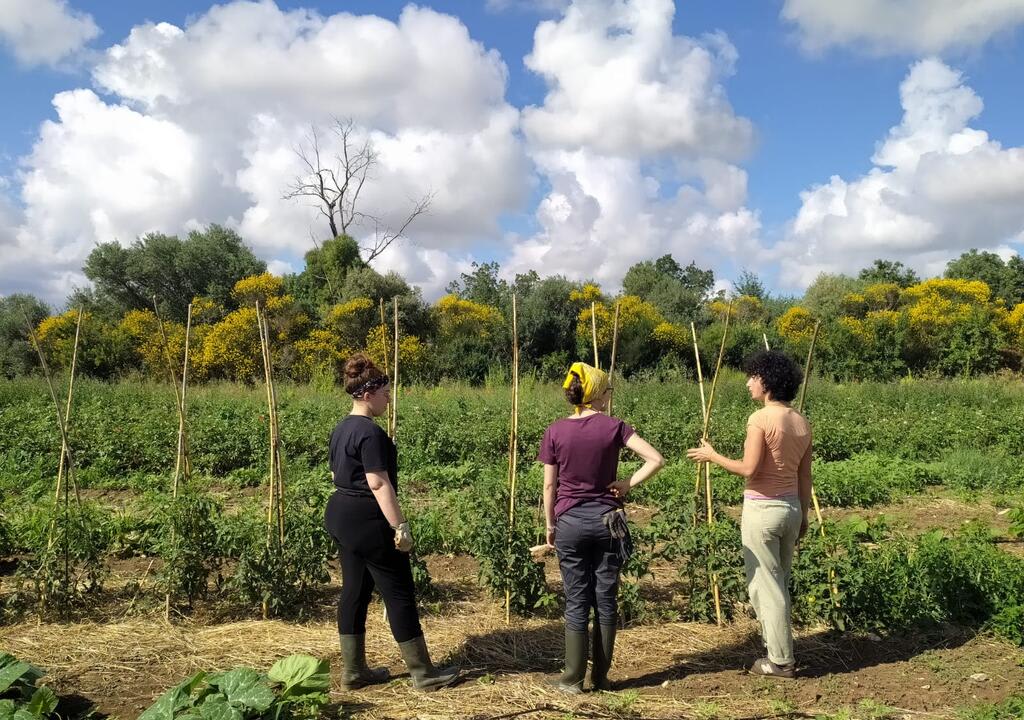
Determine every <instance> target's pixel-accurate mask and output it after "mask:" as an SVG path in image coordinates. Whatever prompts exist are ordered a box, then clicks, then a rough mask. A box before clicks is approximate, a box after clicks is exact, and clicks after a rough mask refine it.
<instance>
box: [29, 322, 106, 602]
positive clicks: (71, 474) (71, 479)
mask: <svg viewBox="0 0 1024 720" xmlns="http://www.w3.org/2000/svg"><path fill="white" fill-rule="evenodd" d="M24 317H25V325H26V327H27V328H28V335H29V339H30V340H31V341H32V345H33V346H34V347H35V349H36V354H38V355H39V364H40V366H41V367H42V370H43V377H45V378H46V386H47V388H48V389H49V390H50V399H51V400H52V401H53V409H54V412H55V413H56V415H57V426H58V427H59V428H60V441H61V447H62V448H63V449H64V453H63V454H64V457H65V463H66V467H67V476H66V478H65V479H64V521H65V522H68V521H69V520H70V518H69V515H70V505H71V493H70V490H71V488H72V487H73V488H74V490H75V504H76V507H77V508H78V511H79V517H78V519H79V522H80V523H82V528H83V530H85V529H86V528H85V518H84V517H83V516H82V512H81V510H82V498H81V494H80V493H79V489H78V480H77V479H76V477H75V463H74V455H73V453H72V452H71V443H70V442H69V441H68V425H67V424H66V423H65V421H64V417H63V416H62V415H61V411H60V401H59V400H57V391H56V390H55V389H54V387H53V377H52V376H51V375H50V368H49V365H47V363H46V355H45V354H44V353H43V346H42V345H41V344H40V343H39V338H38V337H37V336H36V332H35V329H34V328H33V327H32V321H31V320H30V319H29V317H28V315H27V314H25V315H24ZM81 321H82V312H81V311H79V316H78V323H79V324H78V326H77V328H80V327H81ZM77 328H76V330H75V350H74V351H73V353H72V356H74V355H76V354H77V345H78V338H79V337H80V334H79V330H78V329H77ZM58 475H59V469H58ZM54 507H55V508H56V503H55V504H54ZM56 521H57V518H56V517H54V518H53V521H52V522H51V524H50V529H49V537H48V539H47V548H48V549H49V548H52V547H53V544H52V543H53V532H54V530H55V529H56ZM85 536H86V537H87V538H88V533H85ZM89 542H91V541H89ZM70 583H71V549H70V548H69V547H68V544H67V535H66V533H65V543H64V596H65V598H66V597H67V596H68V592H69V588H70ZM39 605H40V613H42V612H43V611H44V610H45V609H46V594H45V593H43V594H42V595H41V596H40V598H39Z"/></svg>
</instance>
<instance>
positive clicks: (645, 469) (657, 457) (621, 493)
mask: <svg viewBox="0 0 1024 720" xmlns="http://www.w3.org/2000/svg"><path fill="white" fill-rule="evenodd" d="M626 447H628V448H629V449H630V450H632V451H633V452H635V453H636V454H637V455H639V456H640V457H641V459H643V461H644V464H643V465H641V466H640V469H639V470H637V471H636V472H635V473H633V475H632V477H630V478H629V480H618V481H616V482H614V483H612V485H611V489H612V494H613V495H615V496H617V497H626V495H627V494H628V493H629V491H630V490H632V489H633V488H635V487H636V486H637V485H639V484H640V483H642V482H643V481H644V480H646V479H647V478H649V477H651V476H652V475H654V474H655V473H656V472H658V471H659V470H661V469H662V468H663V467H665V458H663V457H662V456H661V453H660V452H658V451H657V450H655V449H654V446H653V445H651V444H650V443H649V442H647V441H646V440H644V439H643V438H642V437H640V436H639V435H637V434H636V433H633V434H632V435H630V436H629V440H627V441H626Z"/></svg>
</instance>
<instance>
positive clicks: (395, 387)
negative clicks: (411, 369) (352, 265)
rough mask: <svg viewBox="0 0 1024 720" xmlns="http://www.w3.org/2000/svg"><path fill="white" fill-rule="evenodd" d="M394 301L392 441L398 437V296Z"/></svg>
mask: <svg viewBox="0 0 1024 720" xmlns="http://www.w3.org/2000/svg"><path fill="white" fill-rule="evenodd" d="M392 300H393V301H394V315H395V362H394V365H393V367H394V373H395V375H394V377H392V378H391V439H392V440H394V439H395V438H396V437H397V436H398V296H397V295H396V296H395V297H394V298H392Z"/></svg>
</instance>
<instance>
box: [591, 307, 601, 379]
mask: <svg viewBox="0 0 1024 720" xmlns="http://www.w3.org/2000/svg"><path fill="white" fill-rule="evenodd" d="M590 339H591V340H592V341H593V342H594V367H596V368H597V369H598V370H600V369H601V360H600V359H599V358H598V355H597V303H596V302H591V303H590Z"/></svg>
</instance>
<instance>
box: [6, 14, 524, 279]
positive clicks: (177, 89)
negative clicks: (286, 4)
mask: <svg viewBox="0 0 1024 720" xmlns="http://www.w3.org/2000/svg"><path fill="white" fill-rule="evenodd" d="M92 75H93V79H94V82H95V83H96V85H97V87H98V88H99V89H101V90H102V91H104V93H106V96H105V97H103V98H101V97H100V96H98V95H97V94H96V93H94V92H93V91H92V90H88V89H78V90H72V91H67V92H63V93H60V94H58V95H57V96H56V97H55V98H54V105H55V107H56V109H57V119H56V120H54V121H47V122H45V123H44V124H43V125H42V127H41V129H40V133H39V137H38V139H37V141H36V143H35V146H34V148H33V151H32V153H31V154H30V155H28V156H27V157H25V158H22V159H21V162H20V169H19V176H18V179H19V180H20V185H21V187H20V201H21V202H20V203H19V204H20V206H21V207H22V208H23V213H20V216H21V217H20V220H19V221H18V223H19V224H18V225H17V226H16V227H15V228H14V232H13V235H14V236H15V237H16V238H17V243H18V248H19V249H18V252H19V253H20V254H21V255H23V256H25V258H26V260H25V261H24V262H27V263H30V262H31V258H33V257H34V258H35V264H36V266H37V267H38V269H39V272H40V273H42V275H44V276H47V277H49V280H48V281H47V282H49V284H50V286H51V287H54V288H56V287H59V285H60V284H63V283H65V282H66V280H67V276H66V274H67V273H70V274H71V276H72V277H73V278H74V279H75V280H76V281H77V282H79V283H81V282H82V281H83V279H82V278H81V276H80V275H78V274H77V269H78V268H79V267H80V266H81V264H82V262H83V261H84V259H85V257H86V256H87V254H88V252H89V251H90V250H91V248H92V247H93V245H94V244H95V243H97V242H104V241H109V240H118V241H120V242H122V243H129V242H131V241H133V240H134V239H135V238H136V237H137V236H138V235H139V234H142V233H145V232H149V231H153V230H159V231H161V232H166V233H180V232H183V231H184V230H187V229H189V228H191V227H195V226H196V225H199V224H205V223H209V222H220V223H224V224H227V225H230V226H234V227H236V228H237V229H238V230H239V232H240V234H241V235H242V236H243V238H245V239H246V240H247V241H248V242H250V243H251V244H252V245H253V246H254V247H255V248H256V250H257V252H258V253H259V254H260V255H261V256H262V257H264V258H266V259H267V260H269V261H273V262H274V265H273V266H274V267H276V268H284V267H286V263H292V264H293V265H294V260H295V258H301V255H302V253H303V252H304V251H305V250H308V249H310V248H311V247H312V240H311V238H310V236H311V234H312V235H313V236H315V237H317V238H319V239H323V238H324V237H325V235H326V231H327V227H326V223H325V222H322V220H321V219H320V216H319V215H318V213H317V211H316V210H315V209H314V208H311V207H309V206H308V205H306V204H303V203H301V202H297V201H294V200H284V199H282V195H283V194H284V192H285V189H286V187H287V185H289V184H290V182H291V181H292V180H293V179H294V178H295V177H296V175H298V174H299V173H300V172H301V171H302V167H301V163H300V161H299V159H298V157H297V156H296V154H295V149H296V148H297V147H299V146H300V144H301V143H302V140H303V138H304V137H305V136H306V135H307V134H308V133H309V130H310V127H311V125H312V124H316V125H318V126H320V127H321V128H322V129H323V128H326V127H327V126H329V125H330V123H331V122H333V120H334V119H335V118H340V119H351V121H352V122H353V124H354V127H355V130H356V132H357V134H358V135H359V137H365V138H369V139H370V140H371V141H372V142H373V144H374V146H375V148H376V150H377V152H378V160H379V162H378V164H377V166H376V167H375V168H374V169H373V171H372V172H371V175H370V178H369V180H368V182H367V185H366V187H365V189H364V191H363V194H362V195H361V207H360V208H359V209H360V210H362V211H364V212H366V213H369V214H372V215H375V216H379V217H381V218H382V219H383V221H384V222H385V223H393V222H396V221H398V220H399V219H400V218H402V217H403V216H404V214H405V213H407V212H408V210H409V208H410V207H411V205H412V204H413V203H415V201H416V200H418V199H420V198H422V197H423V196H424V195H427V194H429V195H431V196H432V202H431V205H430V211H429V213H428V214H427V215H425V216H422V217H421V218H420V219H419V220H418V221H417V223H416V224H415V225H414V226H412V228H410V232H409V236H410V242H408V243H403V245H402V247H401V248H399V247H396V248H395V249H394V252H393V253H392V256H394V255H396V254H399V255H400V254H401V253H403V252H404V253H407V254H408V255H409V258H410V259H409V262H413V261H417V262H420V263H421V264H422V263H423V262H426V263H428V264H429V263H430V262H433V260H436V256H434V255H431V254H429V252H427V251H437V252H452V253H456V254H460V253H461V254H465V248H466V247H468V246H469V245H470V244H471V243H472V242H474V241H475V240H478V239H480V238H481V237H484V238H486V237H495V236H496V235H497V234H498V233H499V230H498V218H499V216H500V215H502V214H503V213H507V212H513V211H516V210H518V209H520V207H521V205H522V203H523V202H524V200H525V197H526V194H527V193H528V191H529V187H530V185H529V182H530V180H529V176H530V170H529V161H528V159H527V157H526V154H525V152H524V149H523V146H522V141H521V139H520V138H519V135H518V132H519V111H518V110H517V109H516V108H514V107H512V106H511V105H509V104H508V103H507V102H506V101H505V87H506V83H507V69H506V67H505V64H504V62H503V61H502V59H501V57H500V56H499V55H498V53H497V52H495V51H493V50H489V49H487V48H486V47H484V46H483V45H481V44H480V43H478V42H477V41H475V40H473V38H472V37H471V36H470V35H469V32H468V30H467V29H466V27H465V26H464V25H463V24H462V22H461V21H460V20H458V19H457V18H455V17H452V16H449V15H444V14H441V13H437V12H435V11H433V10H429V9H425V8H419V7H416V6H412V5H410V6H409V7H407V8H406V9H405V10H403V11H402V13H401V15H400V17H399V19H398V20H397V21H396V22H392V21H390V20H386V19H382V18H379V17H376V16H371V15H366V16H357V15H352V14H348V13H338V14H335V15H331V16H327V17H325V16H322V15H320V14H318V13H316V12H313V11H309V10H302V9H299V10H288V11H285V10H282V9H280V8H279V7H278V6H277V5H276V4H274V3H273V2H270V1H269V0H265V1H263V2H233V3H230V4H227V5H218V6H214V7H212V8H211V9H210V10H209V11H208V12H207V13H205V14H203V15H201V16H198V17H197V18H195V19H193V20H192V21H191V22H190V24H188V25H187V26H185V27H177V26H175V25H171V24H168V23H147V24H144V25H139V26H136V27H135V28H133V29H132V30H131V32H130V33H129V35H128V36H127V37H126V38H125V39H124V40H123V41H122V42H121V43H119V44H116V45H114V46H112V47H110V48H109V49H107V51H106V52H105V53H104V54H103V56H102V58H101V59H100V60H99V61H98V63H97V64H96V66H95V67H94V68H93V73H92ZM321 136H322V137H323V138H325V143H324V145H323V148H322V149H323V151H324V153H325V156H327V157H330V156H331V155H332V154H333V153H335V152H336V151H337V150H338V146H337V144H336V143H334V142H333V141H332V140H331V136H330V135H329V134H327V133H322V135H321ZM354 230H355V234H356V235H357V236H361V235H365V234H368V233H371V232H372V228H371V227H366V226H360V227H355V228H354ZM7 234H8V235H10V234H11V232H10V228H8V232H7ZM0 237H3V233H2V231H0ZM12 252H13V251H12ZM425 253H426V254H425ZM12 256H13V255H12ZM51 258H58V260H59V262H58V263H56V264H55V263H52V262H51V261H50V259H51ZM424 258H426V259H424ZM391 262H392V263H396V262H399V261H398V260H395V259H394V257H392V260H391ZM17 282H18V281H17V280H16V281H15V283H16V284H17ZM21 284H24V282H22V283H21ZM15 289H17V288H15ZM66 290H67V288H65V290H64V292H66ZM62 296H63V293H62V292H60V291H58V290H57V289H52V290H51V291H50V297H51V299H59V297H62Z"/></svg>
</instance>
